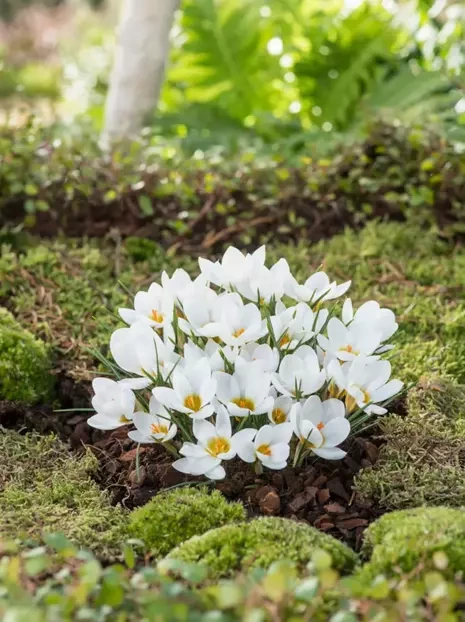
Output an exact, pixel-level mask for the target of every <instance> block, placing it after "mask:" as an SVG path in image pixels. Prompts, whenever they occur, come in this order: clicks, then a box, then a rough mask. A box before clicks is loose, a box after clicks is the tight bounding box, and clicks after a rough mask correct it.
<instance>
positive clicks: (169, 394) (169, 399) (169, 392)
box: [152, 387, 183, 410]
mask: <svg viewBox="0 0 465 622" xmlns="http://www.w3.org/2000/svg"><path fill="white" fill-rule="evenodd" d="M152 393H153V395H154V397H155V398H156V399H157V400H158V401H159V402H160V404H163V406H165V407H166V408H172V409H173V410H179V408H183V404H182V402H181V401H180V399H179V397H178V395H177V393H176V391H174V389H169V388H168V387H155V388H154V389H152Z"/></svg>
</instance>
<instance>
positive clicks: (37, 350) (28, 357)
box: [0, 307, 54, 403]
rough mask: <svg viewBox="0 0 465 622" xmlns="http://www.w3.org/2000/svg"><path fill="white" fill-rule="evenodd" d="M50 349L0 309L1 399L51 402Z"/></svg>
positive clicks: (52, 383)
mask: <svg viewBox="0 0 465 622" xmlns="http://www.w3.org/2000/svg"><path fill="white" fill-rule="evenodd" d="M49 350H50V348H48V347H47V346H46V345H45V343H44V342H43V341H42V340H41V339H38V338H36V337H34V335H32V333H30V332H29V331H28V330H25V329H23V328H22V327H21V325H20V324H19V323H18V322H17V321H16V320H15V319H14V317H13V315H12V314H11V313H9V312H8V311H7V310H6V309H4V308H2V307H0V399H5V400H18V401H24V402H28V403H35V402H38V401H40V400H50V399H52V391H53V385H54V378H53V376H52V375H51V369H52V361H51V356H50V351H49Z"/></svg>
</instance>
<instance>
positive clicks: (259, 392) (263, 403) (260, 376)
mask: <svg viewBox="0 0 465 622" xmlns="http://www.w3.org/2000/svg"><path fill="white" fill-rule="evenodd" d="M214 378H215V379H216V381H217V388H216V397H217V398H218V400H219V401H220V402H221V403H222V404H224V405H225V406H226V408H227V409H228V411H229V413H230V414H231V415H232V416H234V417H247V416H248V415H261V414H263V413H266V412H268V410H269V409H270V407H271V405H272V403H273V398H272V397H271V396H270V395H269V392H270V374H267V373H264V372H263V371H262V370H261V369H258V368H256V367H252V366H250V367H249V366H244V367H243V368H239V369H238V370H236V372H235V373H234V374H233V375H230V374H227V373H224V372H216V373H215V374H214Z"/></svg>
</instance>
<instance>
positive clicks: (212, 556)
mask: <svg viewBox="0 0 465 622" xmlns="http://www.w3.org/2000/svg"><path fill="white" fill-rule="evenodd" d="M316 549H322V550H324V551H326V552H327V553H329V554H330V555H331V556H332V558H333V562H334V567H335V569H337V570H341V571H348V570H351V569H352V568H354V567H355V566H356V564H357V556H356V554H355V553H354V552H353V551H351V550H350V549H349V548H348V547H347V546H345V545H344V544H342V543H341V542H339V541H338V540H336V539H334V538H333V537H331V536H328V535H327V534H324V533H322V532H321V531H318V530H317V529H315V528H313V527H310V526H309V525H306V524H304V523H298V522H294V521H291V520H288V519H284V518H259V519H255V520H252V521H250V522H248V523H239V524H237V525H225V526H224V527H219V528H217V529H212V530H211V531H208V532H207V533H205V534H203V535H202V536H195V537H193V538H191V539H190V540H188V541H187V542H184V543H183V544H181V545H180V546H178V547H177V548H176V549H174V550H173V551H171V553H170V554H169V555H168V556H167V557H165V559H164V560H162V561H161V562H160V568H163V566H164V565H166V563H167V564H168V566H169V563H170V561H172V560H179V561H184V562H189V563H200V564H202V566H204V567H205V568H206V569H207V573H208V578H209V579H210V580H214V579H219V578H221V577H228V576H231V575H233V574H235V573H237V572H240V571H248V570H250V569H251V568H268V567H269V566H270V565H271V564H272V563H273V562H277V561H280V560H283V559H285V560H289V561H292V562H296V563H297V564H298V565H299V566H300V567H301V568H303V567H304V566H305V564H307V563H308V562H309V561H310V559H311V556H312V553H313V552H314V551H315V550H316Z"/></svg>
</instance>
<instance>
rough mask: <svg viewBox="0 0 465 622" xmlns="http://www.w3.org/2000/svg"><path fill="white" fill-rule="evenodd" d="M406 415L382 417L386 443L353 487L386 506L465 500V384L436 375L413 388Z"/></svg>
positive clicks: (451, 503)
mask: <svg viewBox="0 0 465 622" xmlns="http://www.w3.org/2000/svg"><path fill="white" fill-rule="evenodd" d="M407 410H408V415H407V416H397V415H389V416H388V417H385V418H382V419H381V420H380V421H379V425H380V428H381V433H382V436H383V438H384V440H385V444H384V445H382V447H381V451H380V455H379V458H378V460H377V462H376V464H375V465H374V466H373V467H371V468H367V469H363V470H362V471H361V473H360V474H359V475H358V477H357V478H356V483H355V489H356V490H357V492H358V493H359V494H360V495H361V496H362V497H364V498H365V499H369V500H371V501H372V502H374V503H376V505H378V506H381V507H383V508H386V509H389V510H392V509H403V508H412V507H416V506H419V505H428V506H438V505H444V504H447V505H448V506H450V507H463V506H465V468H464V464H463V455H464V452H465V388H464V386H463V385H454V384H450V383H446V382H440V381H437V380H433V381H431V382H429V383H426V384H425V383H423V384H422V386H421V387H419V388H418V389H416V390H414V391H411V392H410V394H409V396H408V401H407Z"/></svg>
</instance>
